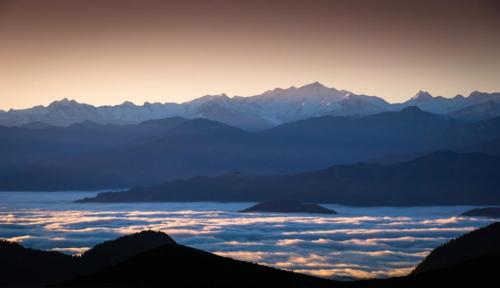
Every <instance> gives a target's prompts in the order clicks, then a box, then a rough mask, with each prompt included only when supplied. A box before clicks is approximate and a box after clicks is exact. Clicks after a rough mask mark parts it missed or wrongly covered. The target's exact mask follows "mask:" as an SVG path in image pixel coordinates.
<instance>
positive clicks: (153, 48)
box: [0, 0, 500, 109]
mask: <svg viewBox="0 0 500 288" xmlns="http://www.w3.org/2000/svg"><path fill="white" fill-rule="evenodd" d="M499 27H500V1H497V0H493V1H483V0H469V1H463V0H440V1H425V0H424V1H422V0H419V1H403V0H401V1H396V0H383V1H370V0H365V1H359V0H349V1H334V0H331V1H311V0H308V1H291V0H290V1H272V3H271V1H259V0H257V1H237V0H234V1H210V0H204V1H156V0H153V1H149V0H141V1H131V0H123V1H115V0H110V1H106V0H104V1H93V0H85V1H79V0H73V1H63V0H43V1H39V0H18V1H14V0H12V1H5V0H0V109H9V108H23V107H29V106H33V105H39V104H43V105H46V104H48V103H50V102H51V101H53V100H56V99H61V98H64V97H67V98H72V99H75V100H78V101H80V102H87V103H90V104H95V105H103V104H118V103H121V102H123V101H125V100H130V101H132V102H135V103H138V104H142V103H143V102H145V101H150V102H156V101H158V102H182V101H186V100H190V99H192V98H195V97H199V96H202V95H206V94H218V93H222V92H224V93H227V94H228V95H230V96H232V95H241V96H249V95H253V94H258V93H261V92H263V91H265V90H267V89H272V88H275V87H283V88H286V87H289V86H292V85H294V86H300V85H303V84H306V83H310V82H314V81H320V82H322V83H323V84H325V85H327V86H330V87H336V88H339V89H346V90H351V91H353V92H355V93H363V94H368V95H377V96H381V97H383V98H385V99H387V100H388V101H390V102H398V101H403V100H405V99H407V98H409V97H411V96H412V95H413V94H415V93H416V92H417V91H418V90H421V89H422V90H428V91H429V92H431V93H432V94H434V95H444V96H453V95H455V94H468V93H470V92H471V91H473V90H480V91H486V92H492V91H500V28H499Z"/></svg>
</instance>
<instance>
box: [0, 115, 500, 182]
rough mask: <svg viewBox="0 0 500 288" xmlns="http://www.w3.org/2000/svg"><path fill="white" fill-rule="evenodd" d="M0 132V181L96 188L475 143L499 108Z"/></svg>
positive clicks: (498, 132)
mask: <svg viewBox="0 0 500 288" xmlns="http://www.w3.org/2000/svg"><path fill="white" fill-rule="evenodd" d="M0 132H1V133H0V158H1V159H2V161H0V190H4V191H22V190H24V191H26V190H30V191H54V190H75V189H76V190H82V189H83V190H99V189H117V188H124V187H137V186H151V185H158V184H161V183H164V182H166V181H170V180H173V179H179V178H189V177H195V176H215V175H221V174H224V173H228V172H231V171H239V172H242V173H246V174H290V173H303V172H308V171H317V170H320V169H324V168H326V167H329V166H332V165H335V164H353V163H357V162H365V161H367V160H370V159H376V158H379V159H380V158H381V157H384V156H389V155H411V154H415V155H425V154H428V153H430V152H433V151H440V150H451V151H459V150H460V149H465V148H463V147H470V148H467V149H466V150H467V151H468V149H472V150H471V151H470V152H481V149H479V148H475V146H474V145H477V144H480V143H490V142H491V141H494V140H495V139H499V138H500V118H494V119H491V120H484V121H478V122H460V121H457V120H454V119H452V118H450V117H447V116H443V115H437V114H432V113H429V112H424V111H422V110H420V109H419V108H416V107H407V108H404V109H402V110H401V111H391V112H382V113H378V114H375V115H369V116H365V117H355V116H353V117H349V116H322V117H315V118H309V119H305V120H299V121H296V122H291V123H287V124H283V125H280V126H277V127H274V128H270V129H266V130H264V131H258V132H248V131H244V130H242V129H239V128H235V127H231V126H229V125H226V124H223V123H220V122H217V121H214V120H208V119H204V118H196V119H185V118H180V117H173V118H167V119H160V120H148V121H146V122H142V123H140V124H131V125H102V124H97V123H93V122H89V121H86V122H82V123H79V124H72V125H70V126H68V127H45V128H43V127H40V128H36V129H33V128H19V127H0ZM491 143H492V145H495V143H496V142H491ZM485 145H486V144H485ZM488 146H490V144H488ZM476 149H477V150H478V151H476ZM491 149H493V148H491Z"/></svg>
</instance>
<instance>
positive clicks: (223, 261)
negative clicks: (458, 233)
mask: <svg viewBox="0 0 500 288" xmlns="http://www.w3.org/2000/svg"><path fill="white" fill-rule="evenodd" d="M499 225H500V224H498V223H497V224H493V225H491V226H488V227H486V228H483V229H479V230H477V231H475V232H472V233H469V234H466V235H465V236H462V237H460V238H458V239H457V240H454V241H451V242H450V243H452V242H456V243H462V242H464V241H465V242H467V243H469V244H470V243H473V244H474V245H469V246H467V249H468V250H466V251H464V250H463V248H464V246H460V245H457V246H452V248H450V249H448V250H447V251H443V249H439V248H438V249H436V250H435V251H434V252H433V253H431V255H430V256H429V257H428V258H427V259H425V260H424V261H423V262H422V264H421V265H419V266H422V265H424V263H429V261H434V260H433V259H435V257H436V255H439V254H442V255H439V257H449V256H450V255H451V256H452V258H450V259H451V260H452V261H450V262H449V263H448V264H447V265H445V266H443V265H437V266H436V265H433V267H430V268H429V269H426V271H417V270H416V272H414V273H412V274H411V275H409V276H404V277H396V278H389V279H382V280H363V281H352V282H339V281H331V280H327V279H322V278H317V277H313V276H307V275H303V274H299V273H294V272H289V271H283V270H279V269H274V268H270V267H266V266H262V265H257V264H253V263H248V262H243V261H238V260H233V259H230V258H226V257H221V256H217V255H214V254H211V253H208V252H204V251H201V250H198V249H193V248H190V247H186V246H182V245H176V244H174V242H172V241H173V240H172V239H171V238H170V237H168V236H167V235H165V234H162V233H155V232H143V233H139V234H134V235H132V236H127V237H124V238H120V239H118V240H115V241H116V242H115V241H109V242H107V243H106V244H103V245H98V246H96V248H95V250H94V252H89V253H85V254H84V255H83V256H82V257H81V258H78V257H72V256H68V255H64V254H61V253H59V252H44V251H38V250H32V249H26V248H23V247H22V246H20V245H17V244H12V243H8V242H0V257H1V259H2V261H0V268H1V270H0V276H1V277H0V281H1V282H0V285H1V286H44V285H48V284H55V286H64V287H68V286H79V287H103V286H104V287H110V286H114V287H124V286H128V287H139V286H140V287H153V286H155V287H160V286H161V287H165V286H171V287H353V288H354V287H371V288H373V287H375V288H376V287H384V288H390V287H425V286H430V285H434V286H435V285H440V286H442V287H449V286H450V285H451V286H452V287H453V286H455V285H456V286H459V285H460V284H461V285H470V287H476V286H478V285H479V286H480V287H496V286H495V285H496V284H497V282H496V281H497V280H498V279H497V273H498V268H499V267H500V253H497V252H495V251H490V250H488V247H489V248H491V246H487V245H486V246H483V244H484V243H486V242H487V241H490V240H488V239H498V238H499V237H500V231H499V228H498V227H499ZM145 239H148V240H145ZM143 241H145V242H148V243H154V244H153V245H152V247H151V249H148V250H147V251H142V252H139V250H142V249H143V248H145V247H146V246H144V245H142V244H140V243H141V242H143ZM150 241H151V242H150ZM162 241H165V245H163V246H159V247H155V246H156V244H160V243H162ZM485 241H486V242H485ZM136 245H138V247H140V248H139V249H138V248H137V247H135V246H136ZM123 248H125V249H129V250H128V251H124V250H123ZM91 251H92V250H91ZM92 253H97V254H100V255H101V259H105V258H106V257H108V256H109V255H111V254H115V253H117V254H118V255H122V256H123V257H121V258H120V259H118V258H115V260H116V262H117V263H114V264H111V263H110V262H107V263H105V264H99V262H95V261H85V259H86V258H87V257H90V256H89V255H91V254H92ZM450 253H451V254H450ZM432 255H434V256H432ZM464 255H465V256H466V257H465V256H464ZM469 256H470V257H469ZM457 259H458V260H457ZM455 260H457V261H458V262H457V261H455ZM440 264H442V262H440ZM85 265H87V267H85V268H82V266H85ZM99 265H100V266H99ZM98 266H99V267H98ZM103 266H104V267H103ZM82 270H85V271H84V272H82ZM71 278H72V279H71ZM52 286H53V285H52Z"/></svg>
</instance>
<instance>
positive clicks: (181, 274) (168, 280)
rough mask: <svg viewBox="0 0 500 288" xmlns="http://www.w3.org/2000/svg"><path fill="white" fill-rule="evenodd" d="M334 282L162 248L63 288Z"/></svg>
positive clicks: (193, 251) (186, 249) (330, 284)
mask: <svg viewBox="0 0 500 288" xmlns="http://www.w3.org/2000/svg"><path fill="white" fill-rule="evenodd" d="M334 284H335V282H333V281H329V280H326V279H321V278H316V277H312V276H307V275H303V274H298V273H293V272H288V271H283V270H278V269H274V268H271V267H266V266H261V265H257V264H253V263H248V262H243V261H238V260H233V259H230V258H226V257H221V256H217V255H214V254H211V253H208V252H204V251H201V250H198V249H193V248H190V247H186V246H182V245H176V246H163V247H160V248H157V249H154V250H151V251H148V252H146V253H142V254H140V255H137V256H135V257H132V258H131V259H129V260H127V261H125V262H123V263H121V264H119V265H116V266H114V267H111V268H107V269H104V270H101V271H99V272H97V273H93V274H90V275H87V276H82V277H78V278H76V279H74V280H72V281H68V282H65V283H63V285H62V286H84V287H85V286H87V287H90V286H118V287H125V286H142V287H151V286H172V287H335V286H333V285H334Z"/></svg>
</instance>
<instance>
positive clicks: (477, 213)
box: [460, 207, 500, 218]
mask: <svg viewBox="0 0 500 288" xmlns="http://www.w3.org/2000/svg"><path fill="white" fill-rule="evenodd" d="M460 216H471V217H488V218H500V207H486V208H476V209H471V210H469V211H466V212H464V213H462V214H460Z"/></svg>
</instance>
